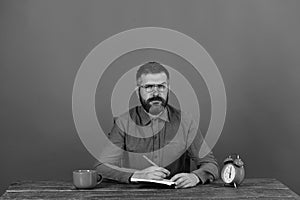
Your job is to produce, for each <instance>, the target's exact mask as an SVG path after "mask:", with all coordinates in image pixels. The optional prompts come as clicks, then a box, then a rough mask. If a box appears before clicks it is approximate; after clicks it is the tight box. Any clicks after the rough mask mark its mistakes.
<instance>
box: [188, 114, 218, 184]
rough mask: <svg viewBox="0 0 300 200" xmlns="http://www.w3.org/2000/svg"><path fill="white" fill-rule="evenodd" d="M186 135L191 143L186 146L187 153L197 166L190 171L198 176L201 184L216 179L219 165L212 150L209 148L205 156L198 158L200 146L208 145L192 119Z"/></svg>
mask: <svg viewBox="0 0 300 200" xmlns="http://www.w3.org/2000/svg"><path fill="white" fill-rule="evenodd" d="M188 137H189V138H188V140H189V142H188V143H190V144H191V145H190V146H189V148H188V155H189V157H190V158H191V159H192V160H193V161H194V162H195V163H196V165H197V168H198V169H196V170H194V171H192V173H194V174H196V175H197V176H198V178H199V179H200V181H201V183H202V184H205V183H208V182H212V181H213V180H215V179H217V178H218V177H219V166H218V163H217V160H216V159H215V157H214V155H213V153H212V151H211V150H209V151H208V152H209V153H208V154H207V155H206V156H205V157H202V158H200V149H201V147H202V146H203V147H205V148H209V147H208V146H207V144H206V143H205V141H204V139H203V136H202V134H201V132H200V129H198V130H197V128H196V124H195V121H194V120H192V122H191V126H190V130H189V136H188ZM193 137H194V139H193ZM204 145H205V146H204Z"/></svg>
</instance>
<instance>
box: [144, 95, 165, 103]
mask: <svg viewBox="0 0 300 200" xmlns="http://www.w3.org/2000/svg"><path fill="white" fill-rule="evenodd" d="M152 101H160V102H165V100H164V99H163V98H162V97H160V96H155V97H151V98H149V99H148V100H147V103H150V102H152Z"/></svg>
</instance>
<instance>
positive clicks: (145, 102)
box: [139, 72, 168, 115]
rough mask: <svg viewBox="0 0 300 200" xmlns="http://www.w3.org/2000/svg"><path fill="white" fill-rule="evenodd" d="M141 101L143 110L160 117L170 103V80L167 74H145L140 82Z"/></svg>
mask: <svg viewBox="0 0 300 200" xmlns="http://www.w3.org/2000/svg"><path fill="white" fill-rule="evenodd" d="M139 86H140V88H139V99H140V102H141V104H142V106H143V108H144V109H145V110H146V111H147V112H148V113H150V114H152V115H158V114H159V113H161V112H162V111H163V109H164V108H165V106H166V105H167V103H168V79H167V75H166V74H165V73H163V72H162V73H159V74H146V75H145V74H143V75H142V76H141V77H140V80H139Z"/></svg>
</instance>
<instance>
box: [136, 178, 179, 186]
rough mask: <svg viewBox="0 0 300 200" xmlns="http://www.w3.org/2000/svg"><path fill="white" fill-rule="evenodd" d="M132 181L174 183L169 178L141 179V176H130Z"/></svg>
mask: <svg viewBox="0 0 300 200" xmlns="http://www.w3.org/2000/svg"><path fill="white" fill-rule="evenodd" d="M131 181H132V182H146V183H158V184H164V185H169V186H171V185H176V183H175V182H173V181H170V180H169V179H162V180H154V179H143V178H131Z"/></svg>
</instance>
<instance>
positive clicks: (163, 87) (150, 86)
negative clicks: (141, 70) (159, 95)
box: [140, 84, 168, 92]
mask: <svg viewBox="0 0 300 200" xmlns="http://www.w3.org/2000/svg"><path fill="white" fill-rule="evenodd" d="M140 87H142V88H144V89H145V91H146V92H153V91H154V88H157V90H158V91H159V92H164V91H166V90H167V88H168V86H167V85H166V84H146V85H140Z"/></svg>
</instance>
